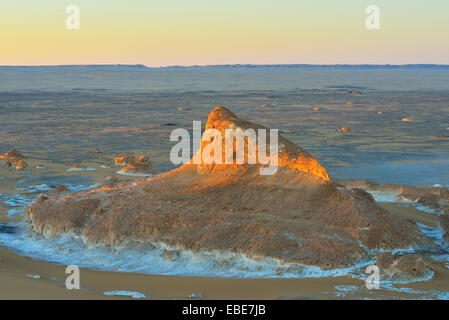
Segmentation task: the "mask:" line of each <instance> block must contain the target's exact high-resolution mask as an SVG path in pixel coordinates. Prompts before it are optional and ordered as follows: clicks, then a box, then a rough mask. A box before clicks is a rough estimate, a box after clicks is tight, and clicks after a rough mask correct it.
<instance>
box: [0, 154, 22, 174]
mask: <svg viewBox="0 0 449 320" xmlns="http://www.w3.org/2000/svg"><path fill="white" fill-rule="evenodd" d="M23 158H24V156H23V155H22V154H21V153H20V152H19V151H17V150H15V149H11V150H9V151H7V152H5V153H3V154H1V155H0V159H6V165H7V166H8V167H12V166H14V167H15V168H16V169H17V170H22V169H25V168H26V167H27V166H28V164H27V163H26V162H25V161H23V160H22V159H23Z"/></svg>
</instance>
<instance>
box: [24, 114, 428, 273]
mask: <svg viewBox="0 0 449 320" xmlns="http://www.w3.org/2000/svg"><path fill="white" fill-rule="evenodd" d="M232 125H233V126H239V127H243V128H247V127H252V128H260V127H261V126H258V125H254V124H251V123H250V122H246V121H243V120H240V119H238V118H237V116H236V115H235V114H233V113H232V112H231V111H229V110H228V109H225V108H221V107H218V108H216V109H215V110H214V111H213V112H212V113H211V114H210V115H209V119H208V123H207V125H206V128H216V129H218V130H224V129H225V128H226V127H228V126H232ZM279 142H280V144H282V147H281V149H282V152H280V153H279V163H280V167H279V169H278V171H277V172H276V173H275V174H274V175H265V176H264V175H260V173H259V167H258V166H257V165H221V166H220V167H218V166H215V167H211V168H209V167H204V166H205V165H204V164H198V165H197V164H193V163H189V164H186V165H183V166H181V167H179V168H177V169H175V170H172V171H169V172H166V173H163V174H160V175H157V176H155V177H152V178H150V179H146V180H141V181H138V182H133V183H130V184H120V185H105V186H103V187H100V188H98V189H93V190H89V191H85V192H78V193H75V194H73V195H70V196H66V197H62V198H54V199H44V200H43V201H40V202H38V203H36V204H34V205H32V206H31V207H29V208H28V209H27V210H26V213H25V215H26V218H27V219H28V221H29V222H30V223H31V224H32V227H33V229H34V231H36V232H37V233H39V234H42V235H45V236H48V237H51V236H57V235H61V234H65V233H74V234H76V235H78V236H82V237H83V239H84V240H85V241H87V242H88V243H92V244H104V245H121V244H129V243H132V242H133V241H139V242H146V243H148V244H151V243H153V244H154V243H165V244H166V245H169V246H172V247H176V248H178V249H189V250H193V251H197V250H208V251H212V250H223V251H231V252H237V253H243V254H246V255H248V256H249V257H254V258H260V257H273V258H279V259H281V260H282V261H289V262H299V263H304V264H308V265H318V266H321V267H324V268H327V267H338V266H350V265H353V264H354V263H356V262H358V261H360V260H361V259H365V258H368V257H369V258H373V256H372V254H373V253H372V252H371V251H370V250H369V249H376V248H378V249H379V248H383V249H387V250H388V249H395V248H408V247H410V246H412V247H420V246H421V245H425V244H427V242H426V243H425V241H426V240H425V239H424V237H423V236H422V234H421V233H420V232H419V231H418V228H417V226H416V224H415V223H414V222H412V221H410V220H405V219H402V218H399V217H394V216H392V215H390V214H389V213H388V212H387V211H385V210H383V209H381V208H380V207H378V206H377V205H376V203H375V202H374V200H373V198H372V197H371V196H370V195H369V194H367V193H366V192H364V191H362V190H360V189H350V190H348V189H346V188H345V187H343V186H340V185H339V184H337V183H335V182H333V181H332V180H330V179H329V177H328V175H327V172H326V169H325V168H324V167H323V166H321V165H320V164H319V162H318V161H317V160H316V159H315V158H313V157H312V156H311V155H309V154H308V153H306V152H305V151H304V150H303V149H301V148H300V147H298V146H296V145H294V144H293V143H291V142H290V141H288V140H286V139H285V138H283V137H279ZM205 169H206V170H205Z"/></svg>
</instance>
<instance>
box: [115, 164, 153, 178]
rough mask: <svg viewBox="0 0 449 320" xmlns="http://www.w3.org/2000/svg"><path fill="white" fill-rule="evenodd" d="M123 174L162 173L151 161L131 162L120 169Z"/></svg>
mask: <svg viewBox="0 0 449 320" xmlns="http://www.w3.org/2000/svg"><path fill="white" fill-rule="evenodd" d="M119 172H120V173H122V174H137V175H139V174H142V175H154V174H158V173H160V171H159V170H158V169H156V168H155V167H153V165H151V164H150V163H145V162H136V163H133V164H129V165H127V166H126V167H124V168H123V169H122V170H120V171H119Z"/></svg>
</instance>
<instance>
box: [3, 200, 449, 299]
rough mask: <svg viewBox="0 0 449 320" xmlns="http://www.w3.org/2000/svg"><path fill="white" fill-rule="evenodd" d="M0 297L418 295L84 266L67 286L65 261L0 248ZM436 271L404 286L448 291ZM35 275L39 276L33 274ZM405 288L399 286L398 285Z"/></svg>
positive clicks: (331, 282)
mask: <svg viewBox="0 0 449 320" xmlns="http://www.w3.org/2000/svg"><path fill="white" fill-rule="evenodd" d="M381 206H382V207H384V208H386V209H388V210H389V211H391V212H393V213H394V214H397V215H401V216H405V217H408V218H410V219H413V220H415V221H419V222H421V223H425V224H427V225H430V226H435V225H436V218H437V217H436V216H433V215H431V214H426V213H423V212H421V211H418V210H416V209H413V208H408V207H401V206H396V205H393V204H385V203H383V204H381ZM0 258H1V261H0V284H1V285H0V299H128V298H127V297H123V296H106V295H105V294H104V292H106V291H113V290H126V291H136V292H140V293H143V294H144V295H146V296H147V297H148V298H150V299H188V297H189V295H191V294H192V293H201V294H202V296H203V297H204V299H336V298H349V299H354V298H355V299H358V298H366V297H369V298H374V299H377V298H379V299H383V298H384V299H388V298H415V296H413V295H410V294H405V293H398V292H392V291H387V290H384V289H381V290H367V289H365V286H364V282H363V281H361V280H358V279H353V278H351V277H349V276H342V277H332V278H319V279H313V278H312V279H224V278H202V277H177V276H157V275H143V274H132V273H117V272H104V271H94V270H88V269H81V272H80V275H81V277H80V278H81V289H80V290H68V289H66V288H65V279H66V277H67V274H65V266H61V265H56V264H52V263H48V262H43V261H37V260H34V259H31V258H29V257H24V256H20V255H17V254H15V253H13V252H11V251H8V250H6V249H3V248H0ZM426 262H427V263H428V266H429V267H430V268H431V269H432V270H433V271H434V272H435V275H434V278H433V279H432V280H431V281H427V282H420V283H413V284H408V285H402V286H405V287H408V288H412V289H417V290H439V291H447V290H448V288H449V270H448V269H447V268H445V267H444V266H443V265H442V264H441V263H439V262H435V261H432V260H428V259H427V260H426ZM32 275H39V276H40V278H39V279H34V278H32V277H31V276H32ZM342 285H350V286H356V287H358V288H359V290H358V291H357V292H353V293H348V294H346V295H344V296H342V295H339V293H341V292H339V291H338V290H336V288H335V287H336V286H342ZM399 287H401V286H399Z"/></svg>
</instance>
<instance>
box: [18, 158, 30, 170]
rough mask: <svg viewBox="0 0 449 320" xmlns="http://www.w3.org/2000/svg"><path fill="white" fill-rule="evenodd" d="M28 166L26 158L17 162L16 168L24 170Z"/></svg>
mask: <svg viewBox="0 0 449 320" xmlns="http://www.w3.org/2000/svg"><path fill="white" fill-rule="evenodd" d="M27 167H28V163H26V162H25V161H24V160H19V161H17V163H16V170H24V169H26V168H27Z"/></svg>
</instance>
